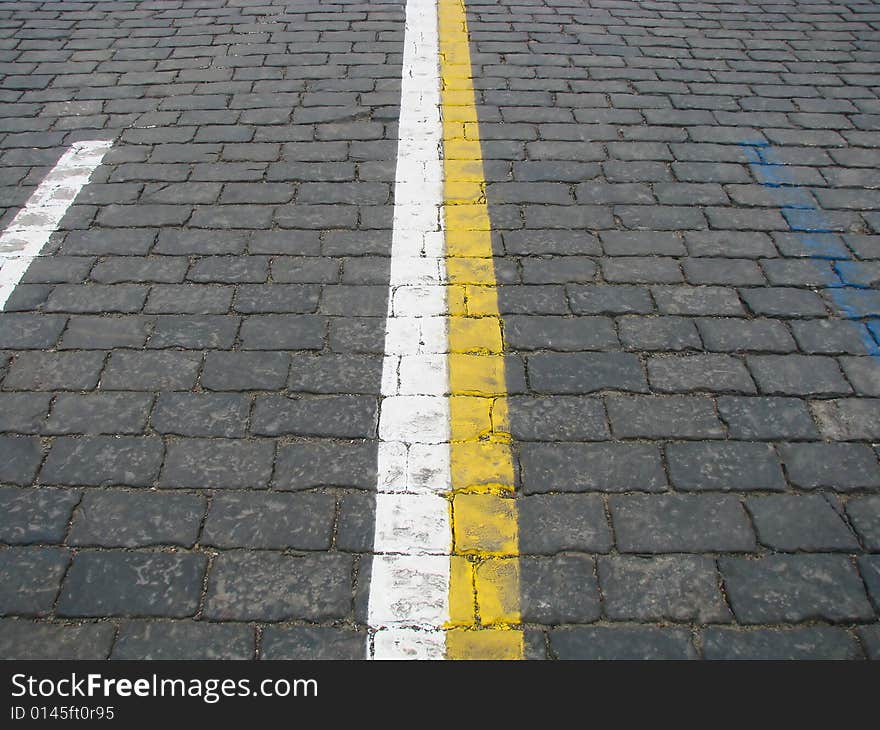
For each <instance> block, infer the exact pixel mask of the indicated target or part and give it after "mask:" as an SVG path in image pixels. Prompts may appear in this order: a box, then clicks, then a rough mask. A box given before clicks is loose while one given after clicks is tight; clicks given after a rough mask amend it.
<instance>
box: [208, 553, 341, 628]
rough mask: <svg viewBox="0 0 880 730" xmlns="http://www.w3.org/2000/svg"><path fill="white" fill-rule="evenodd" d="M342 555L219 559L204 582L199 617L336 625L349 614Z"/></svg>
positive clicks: (258, 555) (228, 555)
mask: <svg viewBox="0 0 880 730" xmlns="http://www.w3.org/2000/svg"><path fill="white" fill-rule="evenodd" d="M351 571H352V561H351V558H350V557H349V556H347V555H341V554H333V553H316V554H313V555H306V556H289V555H280V554H277V553H270V552H258V553H248V552H239V551H230V552H224V553H221V554H220V555H219V556H218V557H217V558H216V560H215V562H214V567H213V569H212V571H211V574H210V575H209V577H208V595H207V599H206V602H205V608H204V614H205V616H206V617H207V618H209V619H216V620H230V619H233V620H245V621H248V620H260V621H278V620H283V619H301V620H307V621H322V620H324V621H326V620H339V619H343V618H346V617H347V616H348V615H349V614H350V612H351V600H352V596H351Z"/></svg>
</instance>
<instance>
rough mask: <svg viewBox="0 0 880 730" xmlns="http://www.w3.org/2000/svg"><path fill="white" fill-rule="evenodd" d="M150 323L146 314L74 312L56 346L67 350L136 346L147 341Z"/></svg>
mask: <svg viewBox="0 0 880 730" xmlns="http://www.w3.org/2000/svg"><path fill="white" fill-rule="evenodd" d="M150 326H151V322H150V320H149V319H148V318H146V317H138V316H121V317H112V316H111V317H101V316H94V317H91V316H74V317H71V318H70V319H69V320H68V324H67V329H66V330H65V331H64V336H63V337H62V338H61V344H60V347H61V348H62V349H68V350H107V349H110V348H114V347H131V348H136V349H139V348H141V347H143V346H144V343H145V342H146V341H147V337H148V335H149V333H150Z"/></svg>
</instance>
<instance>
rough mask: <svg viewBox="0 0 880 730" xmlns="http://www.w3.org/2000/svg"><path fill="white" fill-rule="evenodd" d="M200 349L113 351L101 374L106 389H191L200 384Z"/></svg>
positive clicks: (102, 385) (102, 384)
mask: <svg viewBox="0 0 880 730" xmlns="http://www.w3.org/2000/svg"><path fill="white" fill-rule="evenodd" d="M201 364H202V354H201V353H198V352H171V351H168V352H126V351H116V352H113V353H111V354H110V359H109V360H108V361H107V367H106V368H105V369H104V373H103V375H102V377H101V388H102V389H103V390H162V391H164V390H190V389H191V388H192V387H193V386H194V385H195V383H196V378H197V377H198V373H199V368H200V367H201Z"/></svg>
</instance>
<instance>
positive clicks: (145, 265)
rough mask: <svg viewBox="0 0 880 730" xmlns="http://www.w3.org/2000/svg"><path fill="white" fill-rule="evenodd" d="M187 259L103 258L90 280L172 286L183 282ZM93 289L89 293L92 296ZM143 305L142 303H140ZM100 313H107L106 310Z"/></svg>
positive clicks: (103, 282) (179, 257)
mask: <svg viewBox="0 0 880 730" xmlns="http://www.w3.org/2000/svg"><path fill="white" fill-rule="evenodd" d="M188 266H189V259H187V258H185V257H183V256H155V257H149V258H146V257H145V258H141V257H139V256H119V257H112V258H104V259H102V260H101V261H99V262H98V263H97V264H95V266H94V268H92V271H91V274H90V278H91V279H92V281H97V282H99V283H101V284H119V283H125V282H135V283H138V282H156V283H162V284H174V283H179V282H181V281H183V278H184V276H186V270H187V267H188ZM93 289H94V288H93V287H90V288H89V290H88V291H89V293H90V294H93V293H94V291H93ZM141 303H143V302H141ZM101 311H109V310H107V309H104V310H101Z"/></svg>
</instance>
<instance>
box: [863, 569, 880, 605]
mask: <svg viewBox="0 0 880 730" xmlns="http://www.w3.org/2000/svg"><path fill="white" fill-rule="evenodd" d="M858 562H859V572H860V573H861V574H862V578H863V579H864V581H865V586H866V587H867V589H868V596H869V597H870V599H871V601H872V602H873V603H874V607H875V608H877V609H878V610H880V608H878V607H880V555H862V556H861V557H859V560H858Z"/></svg>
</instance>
